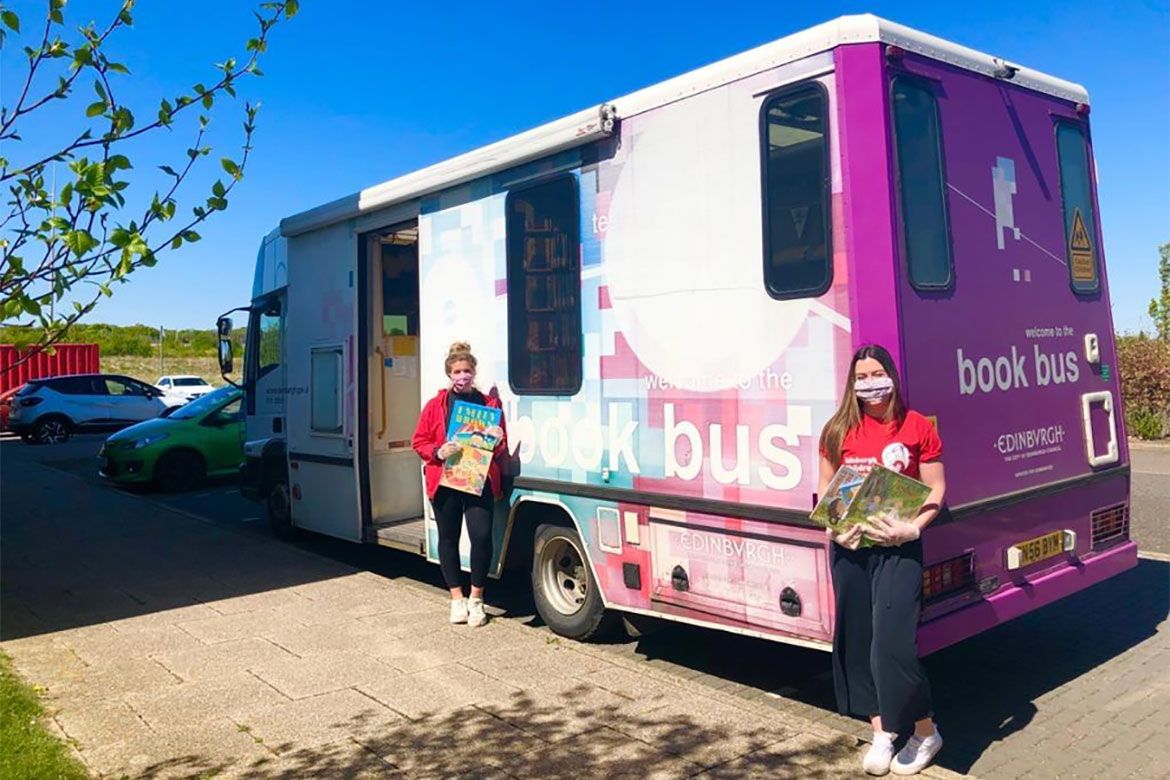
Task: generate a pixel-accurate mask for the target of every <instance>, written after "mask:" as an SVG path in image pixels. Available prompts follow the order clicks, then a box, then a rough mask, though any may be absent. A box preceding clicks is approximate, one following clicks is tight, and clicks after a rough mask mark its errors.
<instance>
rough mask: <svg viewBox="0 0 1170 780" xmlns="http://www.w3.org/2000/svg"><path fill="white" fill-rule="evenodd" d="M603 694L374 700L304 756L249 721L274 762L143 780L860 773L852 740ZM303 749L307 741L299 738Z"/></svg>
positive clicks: (185, 768) (190, 768) (319, 729)
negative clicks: (414, 714) (410, 713)
mask: <svg viewBox="0 0 1170 780" xmlns="http://www.w3.org/2000/svg"><path fill="white" fill-rule="evenodd" d="M596 693H597V689H596V688H594V687H592V686H589V685H586V684H580V685H577V686H571V687H568V688H565V689H562V690H560V691H559V692H558V693H557V694H556V695H549V696H546V695H540V694H536V695H534V694H532V693H529V692H522V693H517V694H514V695H513V697H512V698H511V700H510V701H508V702H507V703H506V704H502V705H498V706H494V707H465V708H462V709H459V710H455V711H448V712H444V713H435V714H427V715H424V716H422V717H420V718H417V719H414V720H406V719H403V718H401V717H400V716H398V715H397V714H396V713H393V712H392V711H390V710H388V709H386V708H385V707H382V706H380V705H379V704H378V703H377V702H375V701H373V700H371V701H370V705H369V707H368V708H367V709H366V710H365V711H363V712H362V713H360V714H358V715H356V716H351V717H349V718H345V719H340V720H338V721H334V722H329V723H325V724H315V725H314V727H313V728H314V729H316V734H317V739H318V740H320V739H323V738H327V737H328V736H330V735H333V736H334V737H335V738H334V741H328V742H324V743H321V744H317V745H316V746H311V747H301V748H297V747H296V746H295V744H294V743H293V742H292V741H282V740H279V739H278V740H273V741H269V740H266V739H265V738H264V737H263V736H261V735H262V734H263V733H264V731H263V729H262V728H253V726H251V725H249V724H240V728H241V730H242V731H245V732H246V733H248V734H249V735H251V736H252V738H253V739H254V740H255V741H256V743H257V744H258V745H260V746H262V747H263V748H265V749H267V750H268V751H271V753H272V756H271V757H262V758H258V759H252V760H250V761H249V762H248V763H247V764H245V765H241V764H238V763H234V762H232V761H231V760H230V759H222V760H220V761H215V760H213V759H209V758H207V757H205V756H200V755H185V756H182V757H179V758H173V759H167V760H164V761H160V762H157V763H154V764H151V765H148V766H145V767H142V768H140V769H139V770H138V773H137V774H136V775H135V776H137V777H142V778H158V777H171V776H175V775H176V774H180V775H183V776H196V775H198V776H204V775H210V774H212V773H216V772H219V771H223V770H225V769H227V768H228V767H229V766H231V772H232V776H233V777H239V778H250V779H253V780H259V779H260V778H265V779H270V778H302V777H330V778H352V777H359V776H360V777H367V776H371V777H372V776H377V777H408V776H415V773H416V772H420V773H422V776H426V777H476V778H489V777H541V778H562V777H563V778H572V779H573V780H578V779H579V778H588V777H631V778H633V777H637V778H643V777H689V776H693V775H697V774H700V773H702V776H703V777H711V778H721V777H728V778H733V777H734V778H740V777H754V776H768V777H792V778H796V777H799V778H813V779H814V780H815V779H818V778H831V777H832V778H835V777H845V776H852V775H853V774H855V771H856V761H857V758H856V756H857V749H856V746H855V744H854V741H853V740H851V739H848V738H845V737H835V738H829V737H826V736H824V735H817V736H811V735H803V734H801V733H800V732H799V731H798V730H797V729H796V728H789V727H783V726H781V727H778V726H776V725H774V724H769V725H768V726H767V727H764V726H762V725H760V726H754V727H753V726H750V725H745V724H744V723H742V722H739V723H735V722H728V723H726V724H721V723H719V722H718V721H717V720H716V719H713V718H709V717H702V716H695V717H691V716H689V715H687V714H684V713H682V712H681V708H680V707H679V706H678V702H674V703H672V702H671V701H670V700H669V699H668V697H665V696H662V697H660V698H661V701H660V702H658V706H657V708H654V709H650V710H649V711H647V712H641V713H631V712H629V711H628V708H629V707H631V706H634V705H636V702H634V701H633V700H631V699H626V698H624V697H620V698H619V697H610V698H618V703H616V704H591V703H587V702H590V700H591V698H592V697H593V696H594V695H595V694H596ZM298 741H299V740H298Z"/></svg>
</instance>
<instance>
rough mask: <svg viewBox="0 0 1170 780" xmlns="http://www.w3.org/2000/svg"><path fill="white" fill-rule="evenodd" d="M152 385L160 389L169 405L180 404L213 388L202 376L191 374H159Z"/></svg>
mask: <svg viewBox="0 0 1170 780" xmlns="http://www.w3.org/2000/svg"><path fill="white" fill-rule="evenodd" d="M154 386H155V387H157V388H158V389H159V390H161V391H162V393H163V399H164V400H165V401H166V402H167V403H168V405H170V406H182V405H183V404H185V403H187V402H188V401H194V400H195V399H196V398H199V397H200V396H204V395H207V394H208V393H210V392H211V391H212V390H214V389H215V388H214V387H212V386H211V385H210V384H208V383H207V380H206V379H204V378H203V377H201V376H191V375H171V376H160V377H159V378H158V381H157V382H155V383H154Z"/></svg>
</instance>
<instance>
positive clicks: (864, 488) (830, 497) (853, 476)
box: [809, 466, 930, 547]
mask: <svg viewBox="0 0 1170 780" xmlns="http://www.w3.org/2000/svg"><path fill="white" fill-rule="evenodd" d="M929 495H930V487H929V486H928V485H925V484H923V483H922V482H919V481H918V480H916V479H913V478H911V477H907V476H906V475H905V474H899V473H898V472H896V471H893V470H891V469H888V468H885V467H884V466H874V467H873V470H872V471H870V472H869V474H868V475H866V476H864V477H863V476H862V475H861V474H860V473H859V472H858V471H856V470H855V469H852V468H850V467H848V466H842V467H841V468H839V469H837V473H836V474H834V475H833V479H832V480H830V481H829V484H828V487H826V488H825V494H824V495H823V496H821V497H820V500H819V501H818V502H817V505H816V507H815V508H814V509H813V511H812V513H811V514H810V515H809V518H810V519H811V520H812V521H813V522H815V523H816V524H817V525H820V526H823V527H825V528H831V529H833V531H834V533H838V534H840V533H844V532H845V531H848V530H849V529H850V528H852V527H853V526H855V525H860V526H862V537H861V544H862V546H863V547H869V546H871V545H872V544H873V542H872V541H871V540H870V539H869V538H868V537H866V536H865V533H864V531H865V529H866V528H868V527H869V525H870V518H872V517H877V516H883V517H890V518H893V519H895V520H901V521H903V522H907V523H909V522H912V521H913V520H914V518H916V517H918V514H919V512H921V511H922V507H923V505H924V504H925V503H926V498H927V496H929Z"/></svg>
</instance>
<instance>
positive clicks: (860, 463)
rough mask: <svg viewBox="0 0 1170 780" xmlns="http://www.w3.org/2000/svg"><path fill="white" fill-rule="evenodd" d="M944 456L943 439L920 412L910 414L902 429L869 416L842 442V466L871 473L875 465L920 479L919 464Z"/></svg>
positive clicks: (863, 418)
mask: <svg viewBox="0 0 1170 780" xmlns="http://www.w3.org/2000/svg"><path fill="white" fill-rule="evenodd" d="M940 457H942V439H940V438H939V437H938V431H936V430H935V428H934V426H933V425H932V424H931V422H930V420H928V419H926V418H925V417H923V416H922V415H921V414H919V413H918V412H913V411H908V412H906V419H905V420H903V421H902V427H901V428H899V427H898V424H897V423H896V422H890V423H884V422H881V421H880V420H876V419H874V418H873V417H870V416H869V415H867V414H863V415H862V416H861V425H859V426H857V427H856V428H853V429H851V430H849V431H848V432H846V434H845V438H844V440H843V441H842V442H841V465H843V466H848V467H850V468H851V469H854V470H855V471H857V472H858V473H859V474H862V475H865V474H868V473H869V472H870V471H871V470H873V467H874V465H875V464H878V463H880V464H881V465H883V466H885V467H886V468H888V469H891V470H893V471H899V472H901V473H903V474H905V475H906V476H908V477H913V478H914V479H918V465H919V464H920V463H930V462H931V461H933V460H938V459H939V458H940Z"/></svg>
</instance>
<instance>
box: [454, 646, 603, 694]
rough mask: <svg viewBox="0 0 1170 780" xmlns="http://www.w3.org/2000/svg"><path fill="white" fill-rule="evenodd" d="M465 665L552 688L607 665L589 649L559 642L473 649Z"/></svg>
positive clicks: (522, 683)
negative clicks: (584, 650) (580, 649)
mask: <svg viewBox="0 0 1170 780" xmlns="http://www.w3.org/2000/svg"><path fill="white" fill-rule="evenodd" d="M465 663H466V665H467V666H470V667H471V668H472V669H476V670H478V671H481V672H483V673H484V674H486V675H488V676H489V677H494V678H495V679H497V680H500V681H502V682H506V683H508V684H509V685H514V686H516V687H517V688H542V687H543V688H549V689H556V688H558V687H560V686H562V685H563V684H564V682H565V681H566V680H572V679H576V678H578V677H581V676H583V675H587V674H589V673H590V672H595V671H597V670H599V669H603V668H605V667H606V666H608V663H607V662H606V661H605V660H604V659H601V658H598V657H597V656H594V655H592V654H589V653H578V652H576V651H575V650H572V649H569V648H568V647H565V646H562V645H560V644H544V643H542V644H538V645H535V646H530V647H529V648H528V650H527V652H525V653H523V654H518V653H516V652H515V651H514V650H502V651H499V652H496V653H489V654H479V653H476V654H474V655H472V656H471V657H469V658H467V659H466V661H465Z"/></svg>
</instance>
